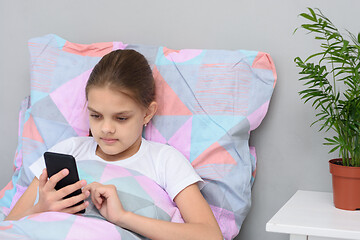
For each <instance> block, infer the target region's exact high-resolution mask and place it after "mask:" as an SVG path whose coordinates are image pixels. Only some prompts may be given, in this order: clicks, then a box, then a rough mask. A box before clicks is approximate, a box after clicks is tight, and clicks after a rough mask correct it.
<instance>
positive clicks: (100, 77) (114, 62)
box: [85, 49, 155, 108]
mask: <svg viewBox="0 0 360 240" xmlns="http://www.w3.org/2000/svg"><path fill="white" fill-rule="evenodd" d="M92 87H110V88H111V89H114V90H115V91H122V90H124V89H125V90H128V91H130V92H131V93H132V96H131V97H133V98H134V99H135V100H136V101H137V102H139V103H140V104H141V105H142V106H143V107H145V108H147V107H148V106H149V105H150V103H151V102H153V101H154V100H155V81H154V77H153V75H152V71H151V68H150V66H149V63H148V61H147V60H146V58H145V57H144V56H143V55H142V54H140V53H138V52H137V51H135V50H131V49H126V50H115V51H112V52H110V53H108V54H106V55H105V56H104V57H103V58H102V59H101V60H100V61H99V62H98V63H97V64H96V65H95V67H94V69H93V70H92V72H91V74H90V77H89V80H88V82H87V84H86V88H85V96H86V100H88V94H89V90H90V89H91V88H92Z"/></svg>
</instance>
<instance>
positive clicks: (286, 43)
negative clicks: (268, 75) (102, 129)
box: [0, 0, 360, 240]
mask: <svg viewBox="0 0 360 240" xmlns="http://www.w3.org/2000/svg"><path fill="white" fill-rule="evenodd" d="M307 6H310V7H319V8H321V10H322V11H323V12H324V13H325V14H326V15H327V16H328V17H329V18H330V19H332V20H333V22H334V23H335V24H336V25H337V26H338V27H339V28H340V29H343V28H346V29H349V30H350V31H353V32H355V33H357V32H358V31H359V30H360V21H359V15H358V10H359V9H360V1H358V0H344V1H338V0H321V1H320V0H312V1H301V0H299V1H291V0H272V1H268V0H250V1H249V0H247V1H244V0H222V1H214V0H197V1H196V0H181V1H168V0H159V1H147V0H142V1H137V0H126V1H125V0H123V1H120V0H104V1H100V0H99V1H95V0H77V1H70V0H64V1H57V3H55V1H48V0H32V1H28V0H13V1H6V0H0V53H1V54H0V114H1V117H0V134H1V136H2V138H1V140H0V141H1V144H0V152H1V155H0V169H1V170H0V185H1V187H3V186H5V184H6V183H7V182H8V181H9V180H10V177H11V174H12V159H13V156H14V152H15V148H16V144H17V124H18V120H17V118H18V109H19V104H20V101H21V100H22V99H23V98H24V97H25V96H27V95H28V94H29V54H28V50H27V40H28V39H29V38H32V37H37V36H42V35H44V34H48V33H55V34H58V35H59V36H61V37H63V38H65V39H68V40H69V41H72V42H77V43H92V42H99V41H113V40H117V41H123V42H125V43H142V44H151V45H164V46H167V47H169V48H174V49H180V48H212V49H247V50H259V51H264V52H268V53H270V54H271V56H272V58H273V60H274V62H275V65H276V68H277V74H278V83H277V86H276V89H275V92H274V95H273V98H272V102H271V105H270V109H269V112H268V115H267V117H266V118H265V120H264V122H263V123H262V125H261V126H260V127H259V128H258V129H257V130H256V131H254V132H253V135H252V139H251V143H252V144H253V145H255V146H256V147H257V155H258V169H257V178H256V181H255V184H254V187H253V207H252V210H251V211H250V214H249V216H248V218H247V219H246V221H245V223H244V225H243V229H242V230H241V233H240V235H239V236H238V238H237V239H243V240H263V239H266V240H281V239H288V237H287V236H285V235H281V234H274V233H267V232H265V224H266V222H267V221H268V220H269V219H270V218H271V217H272V215H273V214H274V213H275V212H276V211H277V210H278V209H279V208H280V207H281V206H282V205H283V204H284V203H285V202H286V201H287V200H288V199H289V198H290V197H291V196H292V195H293V194H294V193H295V192H296V190H298V189H303V190H318V191H331V178H330V174H329V172H328V165H327V160H328V159H329V158H330V157H333V156H329V155H328V154H327V151H328V149H327V148H326V147H324V146H322V142H323V136H324V134H323V133H318V132H317V128H316V127H313V128H310V127H309V125H310V124H311V122H312V121H313V120H314V111H313V109H312V108H311V107H310V106H308V105H304V104H303V103H302V102H301V101H300V99H299V96H298V94H297V92H298V91H299V90H300V89H301V85H300V83H299V82H298V81H297V78H298V75H297V72H298V70H297V69H296V68H295V66H294V63H293V58H294V57H295V56H303V57H305V56H307V55H308V54H309V53H311V52H313V51H314V50H316V49H317V45H316V44H315V43H314V41H313V40H312V39H311V36H308V35H306V34H305V33H304V32H303V31H300V32H298V33H296V34H295V35H293V34H292V33H293V31H294V28H295V27H297V26H299V24H300V23H301V19H300V18H299V17H297V15H298V14H299V13H300V12H302V11H305V10H306V7H307Z"/></svg>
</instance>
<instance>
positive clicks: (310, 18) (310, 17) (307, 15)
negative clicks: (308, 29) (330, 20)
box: [300, 13, 316, 22]
mask: <svg viewBox="0 0 360 240" xmlns="http://www.w3.org/2000/svg"><path fill="white" fill-rule="evenodd" d="M300 16H302V17H303V18H306V19H308V20H310V21H313V22H315V21H316V18H314V17H312V16H310V15H309V14H306V13H301V14H300Z"/></svg>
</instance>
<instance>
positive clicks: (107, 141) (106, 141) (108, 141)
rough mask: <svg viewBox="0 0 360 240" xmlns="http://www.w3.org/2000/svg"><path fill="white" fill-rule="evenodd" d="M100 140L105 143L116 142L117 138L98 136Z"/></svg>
mask: <svg viewBox="0 0 360 240" xmlns="http://www.w3.org/2000/svg"><path fill="white" fill-rule="evenodd" d="M100 139H101V141H103V142H104V143H105V144H114V143H115V142H117V141H118V140H117V139H114V138H100Z"/></svg>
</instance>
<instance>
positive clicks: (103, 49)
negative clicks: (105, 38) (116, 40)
mask: <svg viewBox="0 0 360 240" xmlns="http://www.w3.org/2000/svg"><path fill="white" fill-rule="evenodd" d="M62 50H63V51H64V52H69V53H72V54H76V55H81V56H89V57H102V56H104V55H105V54H108V53H109V52H111V51H112V50H113V43H112V42H101V43H93V44H78V43H72V42H69V41H66V43H65V45H64V47H63V49H62Z"/></svg>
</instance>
